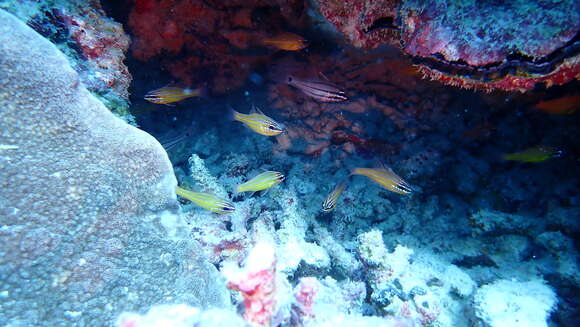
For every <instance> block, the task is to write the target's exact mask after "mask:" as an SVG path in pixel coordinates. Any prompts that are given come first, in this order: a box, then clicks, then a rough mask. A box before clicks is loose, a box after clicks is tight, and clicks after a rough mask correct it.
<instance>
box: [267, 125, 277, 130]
mask: <svg viewBox="0 0 580 327" xmlns="http://www.w3.org/2000/svg"><path fill="white" fill-rule="evenodd" d="M268 128H269V129H271V130H277V128H276V126H274V125H270V126H268Z"/></svg>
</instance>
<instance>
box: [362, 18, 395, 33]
mask: <svg viewBox="0 0 580 327" xmlns="http://www.w3.org/2000/svg"><path fill="white" fill-rule="evenodd" d="M379 29H390V30H397V31H398V30H399V28H398V27H397V26H396V25H395V20H394V18H393V17H381V18H379V19H377V20H375V21H374V22H373V23H372V25H371V26H369V27H367V28H366V29H364V32H365V33H370V32H372V31H375V30H379Z"/></svg>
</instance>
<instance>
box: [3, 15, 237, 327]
mask: <svg viewBox="0 0 580 327" xmlns="http://www.w3.org/2000/svg"><path fill="white" fill-rule="evenodd" d="M0 21H2V24H1V25H0V75H1V76H2V79H0V144H1V145H2V146H1V147H0V166H1V167H2V170H1V171H0V186H1V187H0V225H1V226H2V228H1V229H0V240H1V243H2V247H1V248H0V252H1V253H0V258H1V259H0V260H1V261H0V263H1V264H0V275H2V282H1V287H2V297H3V298H2V306H1V307H0V321H2V322H3V323H8V324H9V325H14V326H16V325H18V326H20V325H23V326H24V325H26V326H40V325H47V326H68V325H75V326H80V325H82V326H104V325H111V324H112V323H113V319H114V318H116V317H117V316H118V314H119V313H120V312H122V311H125V310H130V311H132V310H137V309H139V308H142V307H148V306H150V305H153V304H155V303H159V302H168V301H170V302H173V301H180V302H183V303H188V304H190V305H195V306H206V305H207V306H209V305H214V306H223V305H227V304H228V303H229V296H228V294H227V291H226V289H225V285H224V284H223V283H220V282H219V275H218V274H217V271H216V269H215V268H214V267H213V266H212V265H211V264H209V263H208V262H207V261H205V260H204V259H203V256H201V255H200V253H201V250H200V249H199V248H198V246H197V245H196V244H194V243H192V242H191V241H187V240H186V239H185V238H184V237H185V236H187V233H186V224H185V222H183V220H182V218H181V217H180V216H178V215H176V214H175V211H176V209H177V201H176V196H175V186H176V180H175V176H174V175H173V170H172V166H171V163H170V162H169V160H168V158H167V154H166V153H165V151H164V150H163V148H162V147H161V145H160V144H159V143H158V142H157V141H156V140H155V139H154V138H153V137H151V136H150V135H148V134H147V133H145V132H143V131H140V130H138V129H136V128H134V127H132V126H130V125H127V124H126V123H125V122H123V121H122V120H121V119H119V118H117V117H115V116H114V115H113V114H112V113H111V112H110V111H108V110H107V108H106V107H105V106H104V105H103V104H102V103H101V102H100V101H98V100H97V99H96V98H95V97H94V96H93V95H91V93H89V91H88V90H87V89H86V88H85V87H84V85H83V83H81V80H80V77H79V75H78V74H77V73H76V72H75V71H74V70H73V68H72V67H71V66H70V64H69V62H68V60H67V58H66V57H65V56H64V55H63V54H62V53H61V52H60V51H58V49H57V48H56V47H55V45H54V44H52V43H50V42H49V41H48V40H46V39H44V38H43V37H41V36H40V35H38V34H37V33H36V32H34V31H33V30H32V29H30V28H29V27H27V26H26V25H25V24H24V23H22V22H21V21H19V20H18V19H17V18H16V17H14V16H13V15H11V14H9V13H7V12H5V11H3V10H0Z"/></svg>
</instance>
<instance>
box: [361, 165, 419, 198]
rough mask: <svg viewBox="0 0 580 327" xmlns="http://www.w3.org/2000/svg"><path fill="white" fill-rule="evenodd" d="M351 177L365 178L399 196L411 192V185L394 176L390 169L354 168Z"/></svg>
mask: <svg viewBox="0 0 580 327" xmlns="http://www.w3.org/2000/svg"><path fill="white" fill-rule="evenodd" d="M351 175H362V176H366V177H368V178H370V179H371V180H373V181H374V182H376V183H378V184H379V185H381V186H382V187H384V188H386V189H387V190H389V191H391V192H395V193H399V194H409V193H411V192H413V188H412V187H411V185H409V183H407V182H406V181H405V180H403V179H402V178H401V177H399V176H398V175H397V174H395V172H394V171H393V170H392V169H391V168H355V169H354V170H353V171H352V173H351Z"/></svg>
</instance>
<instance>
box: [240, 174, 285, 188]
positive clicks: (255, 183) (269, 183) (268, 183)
mask: <svg viewBox="0 0 580 327" xmlns="http://www.w3.org/2000/svg"><path fill="white" fill-rule="evenodd" d="M283 181H284V175H282V174H281V173H279V172H277V171H271V170H268V171H265V172H263V173H261V174H259V175H258V176H256V177H254V178H252V179H250V180H249V181H247V182H245V183H243V184H240V185H238V186H237V187H236V192H238V193H241V192H257V191H263V190H267V189H269V188H271V187H274V186H276V185H278V184H280V183H282V182H283Z"/></svg>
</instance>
